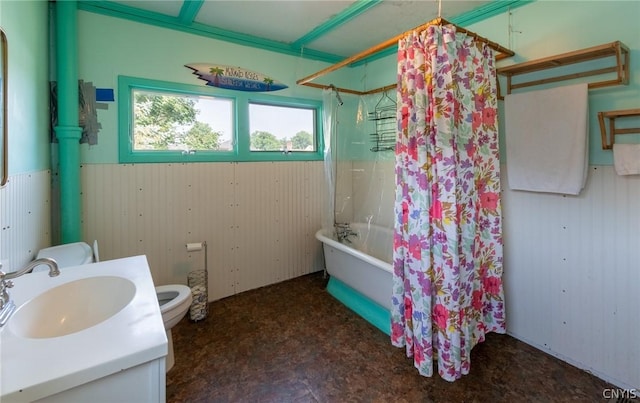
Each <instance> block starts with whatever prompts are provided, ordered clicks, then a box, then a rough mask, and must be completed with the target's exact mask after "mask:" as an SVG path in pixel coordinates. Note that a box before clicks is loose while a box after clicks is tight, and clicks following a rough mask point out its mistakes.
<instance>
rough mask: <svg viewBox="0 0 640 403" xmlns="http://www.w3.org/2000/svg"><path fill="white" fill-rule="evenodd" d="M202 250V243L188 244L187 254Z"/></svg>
mask: <svg viewBox="0 0 640 403" xmlns="http://www.w3.org/2000/svg"><path fill="white" fill-rule="evenodd" d="M199 250H202V242H194V243H188V244H187V252H195V251H199Z"/></svg>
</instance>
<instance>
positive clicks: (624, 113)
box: [598, 108, 640, 150]
mask: <svg viewBox="0 0 640 403" xmlns="http://www.w3.org/2000/svg"><path fill="white" fill-rule="evenodd" d="M635 116H640V108H637V109H624V110H618V111H607V112H598V121H599V122H600V135H601V136H602V148H603V149H604V150H611V149H612V148H613V143H614V142H615V136H616V134H632V133H640V127H630V128H624V129H616V118H625V117H635ZM605 118H607V119H609V135H608V136H607V129H606V126H605V124H604V119H605Z"/></svg>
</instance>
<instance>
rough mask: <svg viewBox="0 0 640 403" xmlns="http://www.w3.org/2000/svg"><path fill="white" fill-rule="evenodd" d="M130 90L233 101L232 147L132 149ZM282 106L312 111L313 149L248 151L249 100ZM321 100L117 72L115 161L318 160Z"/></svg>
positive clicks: (320, 136) (321, 144) (321, 139)
mask: <svg viewBox="0 0 640 403" xmlns="http://www.w3.org/2000/svg"><path fill="white" fill-rule="evenodd" d="M133 90H149V91H158V92H166V93H174V94H177V95H195V96H211V97H216V98H225V99H230V100H232V101H233V114H234V116H233V127H234V133H233V134H232V137H233V141H234V144H235V145H234V149H233V150H231V151H203V150H198V151H196V152H193V153H183V152H182V151H180V150H155V151H152V150H149V151H140V150H137V151H136V150H134V149H133V139H132V136H133V130H132V124H133V113H132V112H133V107H132V106H133V96H132V93H133ZM250 103H259V104H264V105H271V106H285V107H297V108H306V109H312V110H314V111H315V128H314V131H315V133H313V134H314V136H315V142H316V150H315V151H289V152H287V153H283V152H280V151H250V149H249V148H250V133H249V104H250ZM323 150H324V143H323V136H322V102H321V101H319V100H310V99H302V98H292V97H282V96H276V95H269V94H264V93H255V92H239V91H230V90H225V89H221V88H215V87H208V86H199V85H191V84H183V83H174V82H168V81H159V80H151V79H145V78H138V77H129V76H118V162H119V163H121V164H130V163H176V162H184V163H188V162H258V161H320V160H322V159H323V158H324V156H323Z"/></svg>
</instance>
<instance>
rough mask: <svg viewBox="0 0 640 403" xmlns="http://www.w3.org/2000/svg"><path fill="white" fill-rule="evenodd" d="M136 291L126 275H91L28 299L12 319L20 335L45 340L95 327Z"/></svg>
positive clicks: (12, 329) (17, 333) (10, 320)
mask: <svg viewBox="0 0 640 403" xmlns="http://www.w3.org/2000/svg"><path fill="white" fill-rule="evenodd" d="M135 293H136V287H135V285H134V283H133V282H132V281H130V280H128V279H126V278H124V277H116V276H98V277H87V278H83V279H79V280H75V281H71V282H68V283H64V284H62V285H59V286H57V287H54V288H51V289H49V290H47V291H45V292H43V293H42V294H40V295H38V296H36V297H35V298H33V299H31V300H29V301H27V302H26V303H24V304H23V305H22V306H20V307H19V308H18V310H17V311H16V312H15V313H14V314H13V317H11V319H9V324H8V326H9V328H10V329H11V331H12V332H13V333H15V334H16V335H18V336H22V337H25V338H31V339H45V338H51V337H59V336H65V335H68V334H71V333H76V332H79V331H81V330H84V329H87V328H90V327H92V326H95V325H97V324H99V323H101V322H103V321H105V320H107V319H109V318H111V317H112V316H114V315H115V314H117V313H118V312H120V311H121V310H122V309H123V308H124V307H126V306H127V305H128V304H129V302H131V300H132V299H133V297H134V295H135Z"/></svg>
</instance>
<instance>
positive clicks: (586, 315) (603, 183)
mask: <svg viewBox="0 0 640 403" xmlns="http://www.w3.org/2000/svg"><path fill="white" fill-rule="evenodd" d="M345 166H346V165H345ZM349 168H350V169H349ZM349 168H346V169H343V170H342V171H341V172H339V173H338V175H340V174H341V173H342V175H348V172H349V171H350V172H351V175H352V178H351V180H350V181H348V180H344V183H351V185H352V186H353V193H352V196H353V197H352V200H353V205H354V208H353V219H354V220H355V221H358V220H363V219H365V218H366V217H367V215H368V214H369V212H370V211H373V210H374V208H373V199H376V200H378V199H379V200H380V201H381V210H380V212H381V214H379V215H377V216H376V217H375V221H376V223H378V224H380V225H388V226H389V227H392V226H393V193H394V187H395V179H394V173H393V169H394V168H393V163H392V162H391V163H390V162H388V161H379V162H376V163H372V162H353V167H349ZM364 173H367V174H366V175H365V174H364ZM501 173H502V187H503V193H502V196H503V234H504V282H505V299H506V303H507V306H506V309H507V331H508V332H509V334H511V335H512V336H514V337H516V338H517V339H519V340H522V341H524V342H526V343H528V344H531V345H533V346H535V347H537V348H539V349H541V350H543V351H545V352H547V353H549V354H552V355H554V356H557V357H559V358H561V359H562V360H564V361H567V362H569V363H571V364H573V365H575V366H577V367H579V368H582V369H585V370H587V371H590V372H592V373H594V374H595V375H596V376H598V377H600V378H602V379H604V380H607V381H609V382H611V383H613V384H615V385H618V386H620V387H626V388H635V389H638V390H640V365H639V364H638V363H639V362H640V344H639V343H638V342H637V338H638V329H639V328H638V324H639V323H640V263H639V262H640V204H639V202H638V200H640V176H626V177H623V176H618V175H616V173H615V170H614V168H613V166H609V165H608V166H591V167H590V169H589V178H588V180H587V186H586V188H585V189H584V190H583V191H582V192H581V194H580V195H579V196H565V195H560V194H548V193H533V192H522V191H512V190H509V188H508V182H507V181H508V178H507V169H506V167H505V166H503V167H502V168H501ZM341 192H342V194H346V190H345V189H342V190H341ZM389 195H390V196H389ZM343 198H344V199H345V200H346V199H347V198H346V197H344V196H343ZM385 212H386V214H385ZM365 222H366V221H365Z"/></svg>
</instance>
